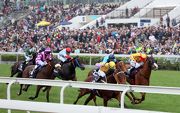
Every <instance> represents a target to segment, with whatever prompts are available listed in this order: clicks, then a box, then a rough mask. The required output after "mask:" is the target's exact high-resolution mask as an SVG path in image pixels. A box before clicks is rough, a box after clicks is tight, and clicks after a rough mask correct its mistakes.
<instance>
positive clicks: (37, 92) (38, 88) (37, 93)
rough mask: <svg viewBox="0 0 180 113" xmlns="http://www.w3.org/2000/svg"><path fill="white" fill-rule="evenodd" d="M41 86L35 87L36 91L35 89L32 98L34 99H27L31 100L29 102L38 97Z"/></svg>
mask: <svg viewBox="0 0 180 113" xmlns="http://www.w3.org/2000/svg"><path fill="white" fill-rule="evenodd" d="M42 87H43V86H39V85H38V86H37V89H36V95H35V96H34V97H29V99H31V100H34V99H35V98H37V97H38V95H39V91H40V90H41V88H42Z"/></svg>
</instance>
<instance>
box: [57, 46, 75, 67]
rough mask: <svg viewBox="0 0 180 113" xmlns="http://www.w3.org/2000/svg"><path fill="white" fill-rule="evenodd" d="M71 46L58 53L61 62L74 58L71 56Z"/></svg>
mask: <svg viewBox="0 0 180 113" xmlns="http://www.w3.org/2000/svg"><path fill="white" fill-rule="evenodd" d="M70 53H71V48H69V47H67V48H65V49H63V50H61V51H60V52H59V54H58V59H59V60H60V61H61V63H62V64H63V63H66V62H69V61H70V60H71V59H72V58H71V56H70Z"/></svg>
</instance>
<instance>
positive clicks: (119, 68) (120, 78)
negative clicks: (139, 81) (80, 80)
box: [74, 61, 126, 106]
mask: <svg viewBox="0 0 180 113" xmlns="http://www.w3.org/2000/svg"><path fill="white" fill-rule="evenodd" d="M124 66H125V65H124V64H123V62H121V61H120V62H118V63H116V70H115V72H114V73H113V74H111V75H109V76H108V77H107V83H111V84H117V83H118V84H125V83H126V76H125V75H124V72H125V71H126V70H125V69H126V68H125V67H124ZM93 80H94V77H93V71H92V70H91V71H90V72H89V73H88V77H87V79H86V80H85V82H92V81H93ZM79 91H80V93H79V95H78V97H77V99H76V101H75V102H74V104H76V103H77V102H78V100H79V99H80V98H81V97H83V96H84V95H86V94H90V95H89V97H88V98H87V99H86V101H85V103H84V105H87V104H88V103H89V101H90V100H92V99H93V101H94V104H95V105H97V104H96V96H99V97H101V98H103V103H104V106H107V104H108V101H109V100H110V99H111V98H115V99H117V100H118V101H119V104H120V99H121V92H119V91H109V90H95V91H96V92H95V91H93V90H92V89H84V88H81V89H80V90H79Z"/></svg>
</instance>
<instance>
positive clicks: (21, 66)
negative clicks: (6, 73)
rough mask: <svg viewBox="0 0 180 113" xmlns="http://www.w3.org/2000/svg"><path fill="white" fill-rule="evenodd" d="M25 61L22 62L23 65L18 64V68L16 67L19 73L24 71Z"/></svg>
mask: <svg viewBox="0 0 180 113" xmlns="http://www.w3.org/2000/svg"><path fill="white" fill-rule="evenodd" d="M25 63H26V61H24V62H23V63H21V64H20V66H19V67H18V69H19V70H20V71H23V70H24V65H25Z"/></svg>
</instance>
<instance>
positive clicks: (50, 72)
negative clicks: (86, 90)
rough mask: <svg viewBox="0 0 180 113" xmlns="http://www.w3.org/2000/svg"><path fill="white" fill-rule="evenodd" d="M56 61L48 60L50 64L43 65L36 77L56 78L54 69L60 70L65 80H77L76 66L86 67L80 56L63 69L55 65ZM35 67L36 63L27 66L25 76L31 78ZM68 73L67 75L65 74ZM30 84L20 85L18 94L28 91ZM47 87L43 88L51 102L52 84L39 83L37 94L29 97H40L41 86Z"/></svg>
mask: <svg viewBox="0 0 180 113" xmlns="http://www.w3.org/2000/svg"><path fill="white" fill-rule="evenodd" d="M56 64H57V63H56V61H54V60H52V61H48V65H46V66H45V67H43V68H42V69H41V70H40V71H39V72H38V73H37V75H36V79H55V77H56V76H55V74H54V70H58V72H59V73H61V74H63V75H61V77H62V79H63V80H76V75H75V68H76V67H80V68H81V69H82V70H84V69H85V67H84V65H82V64H81V62H80V59H79V57H75V58H73V59H72V60H71V62H69V63H67V64H64V65H63V66H62V67H61V69H60V68H59V67H55V65H56ZM33 68H34V65H30V66H27V67H26V68H25V70H24V71H23V76H22V77H23V78H29V73H30V72H31V71H32V69H33ZM66 74H67V77H66V76H65V75H66ZM29 86H30V85H25V87H24V88H23V84H21V85H20V91H19V93H18V95H21V94H22V90H24V91H27V90H28V87H29ZM43 87H45V89H44V90H43V92H45V91H47V92H46V99H47V102H49V92H50V89H51V86H42V85H38V86H37V89H36V94H35V96H34V97H29V99H31V100H34V99H35V98H37V97H38V95H39V91H40V90H41V88H43Z"/></svg>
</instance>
